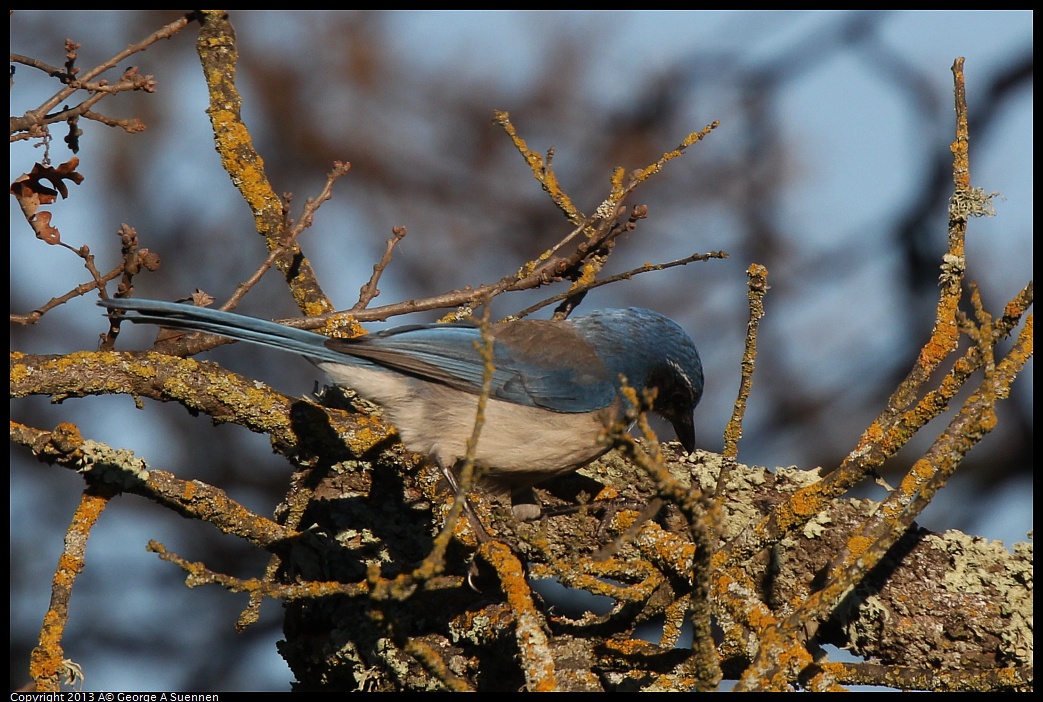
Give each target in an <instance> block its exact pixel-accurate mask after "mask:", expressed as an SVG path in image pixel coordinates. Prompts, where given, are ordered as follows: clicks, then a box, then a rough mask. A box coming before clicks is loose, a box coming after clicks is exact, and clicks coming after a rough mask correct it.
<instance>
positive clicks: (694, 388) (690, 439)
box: [575, 307, 703, 452]
mask: <svg viewBox="0 0 1043 702" xmlns="http://www.w3.org/2000/svg"><path fill="white" fill-rule="evenodd" d="M575 323H576V324H577V326H578V327H581V329H582V332H583V333H584V335H585V336H586V338H587V339H588V340H589V341H591V342H592V344H593V345H594V346H595V347H596V349H597V354H598V356H599V357H600V359H601V361H602V362H603V363H604V364H605V368H606V369H607V370H608V371H609V372H612V373H618V374H619V375H621V376H623V377H624V378H626V379H627V382H628V383H630V384H631V386H632V387H634V389H635V390H637V391H638V395H639V396H640V395H641V394H642V393H644V392H645V391H652V392H653V393H654V395H655V399H654V400H653V401H652V411H653V412H655V413H656V414H658V415H660V416H661V417H663V418H664V419H666V420H667V421H669V422H670V424H671V425H672V426H673V428H674V431H675V432H676V434H677V440H678V441H680V442H681V445H682V446H684V448H685V450H686V451H688V452H691V451H692V450H693V449H694V448H695V425H694V422H693V419H692V413H693V412H694V410H695V406H696V405H698V404H699V400H700V398H702V395H703V365H702V362H701V361H700V360H699V352H698V351H697V350H696V348H695V343H694V342H693V341H692V339H691V337H689V336H688V334H687V333H686V332H685V330H684V329H682V328H681V327H680V326H679V325H678V324H677V323H676V322H674V321H673V320H671V319H669V318H667V317H664V316H663V315H661V314H659V313H658V312H653V311H652V310H646V309H642V308H639V307H629V308H627V309H618V310H604V311H601V312H595V313H593V314H591V315H588V316H586V317H582V318H579V319H577V320H575Z"/></svg>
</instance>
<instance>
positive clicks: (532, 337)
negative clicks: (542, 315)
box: [98, 299, 703, 518]
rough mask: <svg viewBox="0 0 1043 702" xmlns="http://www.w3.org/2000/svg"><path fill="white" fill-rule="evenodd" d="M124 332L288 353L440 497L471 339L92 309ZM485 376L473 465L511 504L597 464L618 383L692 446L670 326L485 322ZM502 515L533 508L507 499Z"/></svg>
mask: <svg viewBox="0 0 1043 702" xmlns="http://www.w3.org/2000/svg"><path fill="white" fill-rule="evenodd" d="M98 304H100V305H101V306H103V307H106V308H108V309H110V310H119V311H121V312H122V315H123V318H124V319H126V320H128V321H131V322H135V323H148V324H158V325H160V326H163V327H169V328H173V329H183V330H188V331H199V332H206V333H209V334H218V335H221V336H225V337H228V338H231V339H236V340H238V341H247V342H251V343H254V344H260V345H262V346H268V347H271V348H275V349H281V350H283V351H294V352H296V353H299V354H302V355H303V356H304V357H305V358H307V359H308V360H309V361H311V362H312V363H314V364H315V365H316V366H318V367H319V368H321V369H322V370H323V371H324V372H325V373H326V374H327V375H328V376H329V377H330V379H331V380H332V381H333V382H334V383H335V384H336V385H341V386H347V387H349V388H351V389H353V390H355V391H356V392H357V393H358V394H359V395H360V396H362V397H363V398H365V399H367V400H370V401H372V402H374V403H376V404H377V405H379V406H380V407H381V408H382V409H383V411H384V413H385V415H386V416H387V418H388V420H389V421H390V422H391V423H392V424H393V425H394V426H395V428H396V429H397V430H398V433H399V437H400V438H401V440H402V443H403V444H404V445H405V446H406V448H408V449H409V450H411V451H414V452H417V453H420V454H424V455H426V456H428V457H430V458H433V459H434V460H435V461H436V462H437V464H438V466H439V468H441V470H442V472H443V474H444V475H445V476H446V479H447V480H448V481H449V483H450V485H451V486H455V485H456V483H455V479H454V476H453V474H452V473H451V471H450V470H449V469H450V468H452V467H453V466H454V465H455V464H456V463H458V462H459V461H461V460H462V459H463V458H464V457H465V454H466V452H467V451H466V446H467V441H468V439H469V438H470V436H471V434H472V432H473V429H474V423H475V415H476V409H477V402H478V396H479V394H480V392H481V388H482V380H483V373H484V371H485V361H484V359H483V358H482V355H481V352H480V351H479V349H480V348H481V347H482V344H483V337H482V331H481V328H480V327H478V326H477V325H474V324H471V323H467V322H459V323H451V324H419V325H410V326H403V327H397V328H394V329H388V330H385V331H380V332H375V333H372V334H367V335H364V336H359V337H356V338H353V339H333V338H329V337H326V336H323V335H321V334H318V333H315V332H311V331H306V330H303V329H295V328H293V327H287V326H284V325H281V324H276V323H275V322H270V321H266V320H263V319H257V318H255V317H247V316H244V315H240V314H234V313H231V312H223V311H220V310H211V309H205V308H202V307H195V306H192V305H186V304H179V303H173V302H161V301H157V300H134V299H119V300H103V301H101V302H99V303H98ZM490 334H491V336H492V338H493V350H492V362H493V365H494V371H493V377H492V388H491V391H490V393H489V397H488V401H487V403H486V408H485V423H484V425H483V428H482V431H481V434H480V437H479V440H478V445H477V449H476V451H475V455H474V458H475V463H477V464H478V465H480V466H483V467H484V468H485V469H486V471H487V472H486V474H485V476H486V477H485V480H486V487H492V488H493V489H496V490H501V491H502V490H504V489H510V490H513V491H514V496H515V497H517V496H519V495H521V494H524V493H525V492H527V491H528V489H529V488H531V486H532V485H534V484H536V483H538V482H540V481H543V480H547V479H549V478H553V477H555V476H558V475H563V474H565V473H569V472H572V471H574V470H576V469H577V468H581V467H582V466H584V465H586V464H587V463H589V462H591V461H592V460H594V459H595V458H597V457H598V456H600V455H602V454H604V453H605V452H606V451H607V450H608V447H607V446H606V443H605V442H604V440H603V439H601V438H600V436H601V435H603V433H604V432H605V430H606V429H607V428H608V427H610V426H613V425H617V424H618V423H619V421H620V420H621V419H623V416H624V411H625V409H626V407H627V402H626V400H625V399H624V398H623V397H622V395H621V394H620V388H621V386H622V379H625V382H626V383H627V384H629V385H630V386H631V387H633V388H634V389H635V390H636V391H637V392H638V396H639V397H641V393H642V392H643V391H644V390H649V389H654V390H655V392H656V395H655V399H654V401H653V404H652V409H653V411H655V412H656V413H657V414H659V415H661V416H662V417H663V418H665V419H667V420H668V421H669V422H670V423H671V424H672V425H673V427H674V430H675V432H676V433H677V438H678V440H679V441H680V442H681V445H682V446H684V448H685V450H686V451H689V452H690V451H692V449H693V448H694V446H695V429H694V425H693V422H692V412H693V410H694V409H695V406H696V405H697V404H698V403H699V399H700V397H701V396H702V392H703V369H702V363H701V362H700V360H699V353H698V352H697V351H696V348H695V344H694V343H692V340H691V338H689V336H688V334H686V333H685V332H684V330H683V329H681V327H680V326H678V325H677V324H676V323H675V322H673V321H671V320H670V319H668V318H666V317H664V316H663V315H661V314H659V313H657V312H653V311H651V310H646V309H641V308H637V307H630V308H626V309H611V310H602V311H597V312H592V313H590V314H587V315H584V316H579V317H575V318H573V319H569V320H565V321H556V320H518V321H511V322H501V323H498V324H493V325H490ZM514 512H515V515H516V516H518V517H519V518H534V517H536V516H538V515H539V507H538V506H536V505H532V504H518V502H517V500H516V502H515V510H514Z"/></svg>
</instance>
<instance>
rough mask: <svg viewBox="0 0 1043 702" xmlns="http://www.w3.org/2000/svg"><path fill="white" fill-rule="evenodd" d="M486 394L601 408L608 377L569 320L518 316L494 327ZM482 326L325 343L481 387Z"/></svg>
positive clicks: (533, 403)
mask: <svg viewBox="0 0 1043 702" xmlns="http://www.w3.org/2000/svg"><path fill="white" fill-rule="evenodd" d="M491 333H492V336H493V339H494V341H493V358H492V360H493V366H494V370H493V377H492V386H491V389H490V396H491V397H494V398H496V399H499V400H505V401H507V402H513V403H515V404H519V405H527V406H530V407H542V408H544V409H549V410H553V411H555V412H590V411H593V410H597V409H601V408H603V407H607V406H608V405H609V404H611V403H612V402H613V400H614V399H615V396H616V386H615V383H613V382H612V380H611V379H610V378H609V377H608V374H607V373H606V371H605V369H604V366H603V365H602V364H601V361H600V359H599V358H598V356H597V354H596V353H595V352H594V349H592V348H591V347H590V345H589V344H587V343H586V342H585V341H583V340H582V339H581V338H580V337H579V335H578V334H576V333H575V330H574V329H573V328H572V326H571V324H569V323H568V322H551V321H534V320H521V321H516V322H506V323H502V324H496V325H493V327H492V329H491ZM484 344H485V341H484V340H483V339H482V332H481V329H480V328H479V327H477V326H475V325H473V324H467V323H455V324H425V325H417V326H411V327H399V328H397V329H389V330H387V331H384V332H378V333H376V334H370V335H368V336H362V337H357V338H354V339H336V340H334V339H330V340H328V341H327V342H326V346H327V347H328V348H331V349H335V350H337V351H340V352H342V353H344V354H348V355H350V356H354V357H357V358H362V359H366V360H369V361H372V362H374V363H376V364H378V365H381V366H383V367H385V368H389V369H392V370H395V371H398V372H400V373H404V374H407V375H411V376H414V377H417V378H420V379H423V380H428V381H432V382H437V383H441V384H443V385H448V386H449V387H453V388H456V389H458V390H463V391H465V392H469V393H473V394H478V393H479V392H481V387H482V379H483V376H484V373H485V360H484V359H483V358H482V354H481V351H480V350H479V349H481V348H484Z"/></svg>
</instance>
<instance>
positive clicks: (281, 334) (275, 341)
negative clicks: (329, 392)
mask: <svg viewBox="0 0 1043 702" xmlns="http://www.w3.org/2000/svg"><path fill="white" fill-rule="evenodd" d="M98 304H99V305H100V306H102V307H105V308H107V309H110V310H122V311H123V319H126V320H127V321H128V322H133V323H135V324H158V325H159V326H161V327H168V328H170V329H185V330H187V331H199V332H206V333H208V334H218V335H220V336H225V337H228V338H229V339H235V340H237V341H246V342H249V343H251V344H260V345H261V346H268V347H269V348H273V349H280V350H282V351H293V352H295V353H299V354H302V355H304V356H307V357H308V358H314V359H319V360H323V361H333V362H334V363H351V362H352V360H353V359H352V358H351V357H350V356H348V355H346V354H344V353H341V352H338V351H333V350H331V349H329V348H327V347H326V342H327V341H329V337H326V336H323V335H322V334H317V333H315V332H310V331H307V330H305V329H295V328H293V327H287V326H285V325H282V324H276V323H275V322H269V321H268V320H265V319H258V318H257V317H247V316H246V315H242V314H235V313H234V312H223V311H221V310H211V309H206V308H205V307H196V306H194V305H186V304H181V303H178V302H163V301H160V300H135V299H122V300H100V301H99V302H98ZM355 362H356V363H359V361H355ZM362 363H363V364H365V362H362Z"/></svg>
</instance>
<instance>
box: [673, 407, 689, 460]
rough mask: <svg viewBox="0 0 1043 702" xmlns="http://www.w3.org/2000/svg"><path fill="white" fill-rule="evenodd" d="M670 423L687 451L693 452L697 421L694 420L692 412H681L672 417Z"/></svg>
mask: <svg viewBox="0 0 1043 702" xmlns="http://www.w3.org/2000/svg"><path fill="white" fill-rule="evenodd" d="M670 423H671V424H672V425H673V427H674V432H675V433H676V434H677V440H678V441H680V442H681V445H682V446H684V450H685V452H686V453H691V452H692V451H694V450H695V423H694V422H693V421H692V413H691V412H681V413H680V414H678V415H676V416H674V417H671V418H670Z"/></svg>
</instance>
